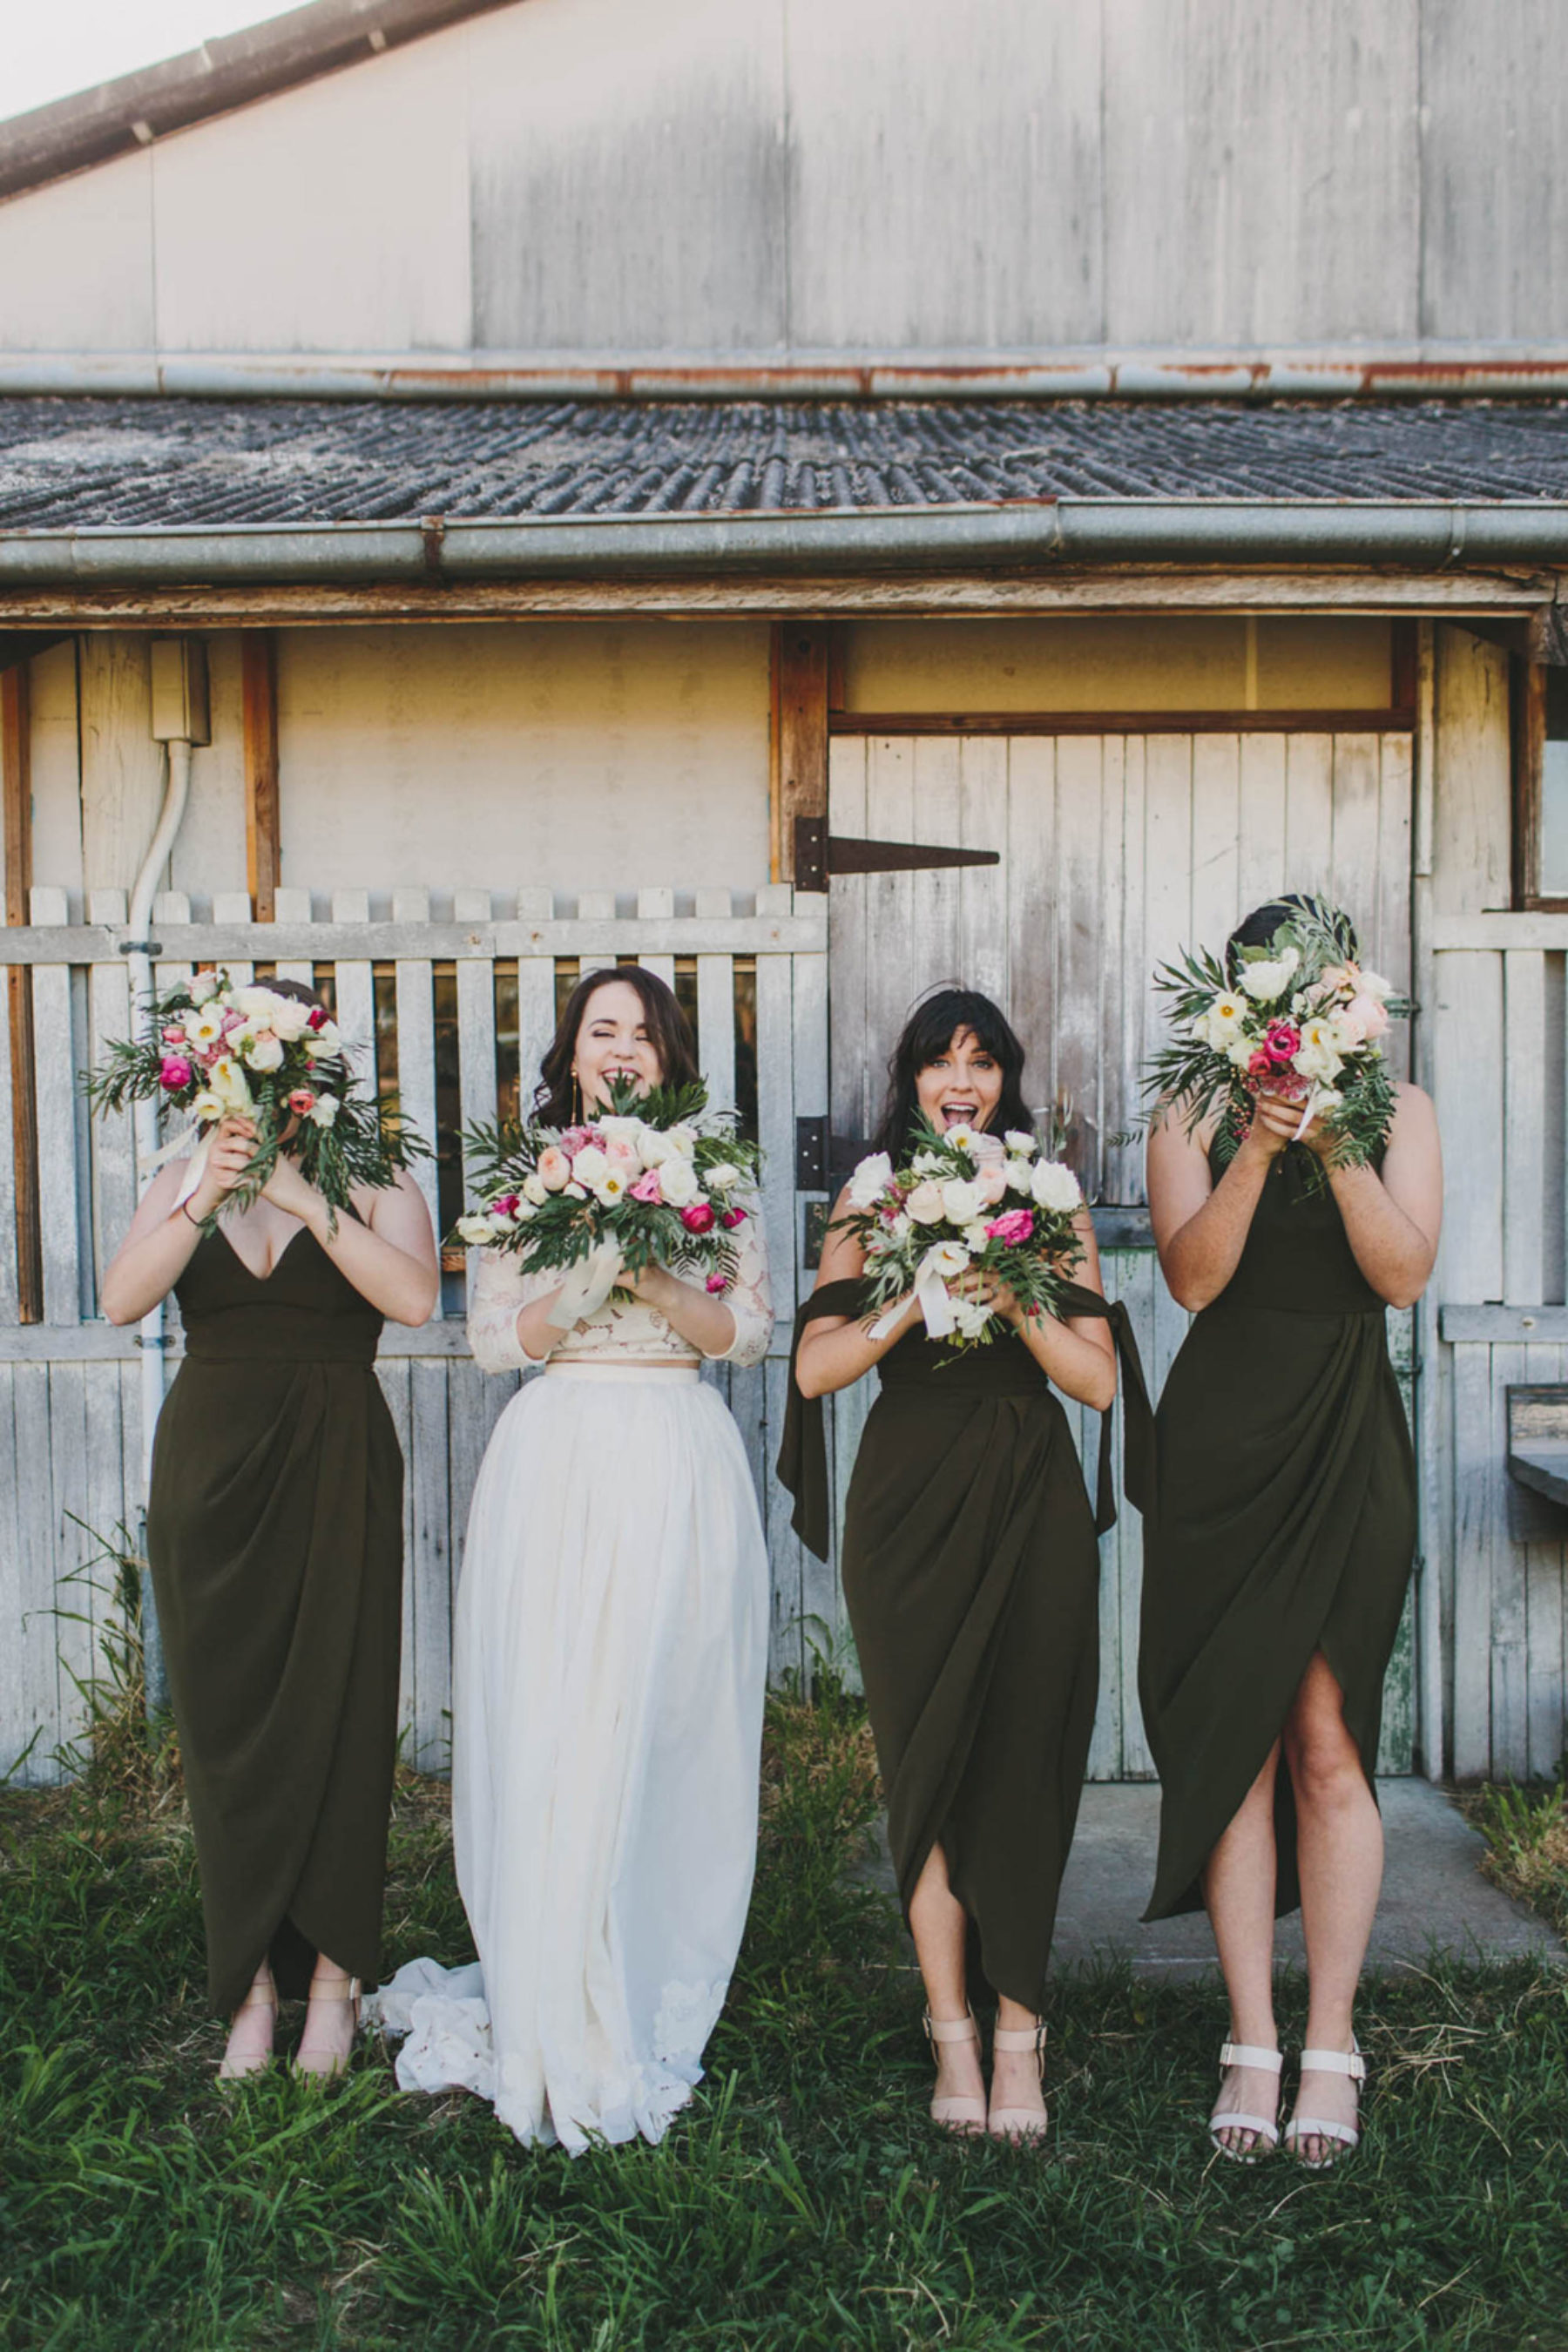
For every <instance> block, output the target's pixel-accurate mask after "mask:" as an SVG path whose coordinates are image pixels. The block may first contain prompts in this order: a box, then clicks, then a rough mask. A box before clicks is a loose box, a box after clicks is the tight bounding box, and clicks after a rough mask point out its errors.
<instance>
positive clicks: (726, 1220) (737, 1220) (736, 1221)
mask: <svg viewBox="0 0 1568 2352" xmlns="http://www.w3.org/2000/svg"><path fill="white" fill-rule="evenodd" d="M745 1222H746V1212H745V1211H744V1209H741V1208H736V1207H734V1206H733V1205H731V1207H730V1208H728V1209H726V1210H725V1212H724V1213H723V1215H722V1216H721V1218H720V1220H719V1223H721V1225H722V1226H723V1228H724V1231H725V1232H726V1233H727V1234H732V1233H733V1232H734V1230H735V1228H736V1226H737V1225H743V1224H744V1223H745Z"/></svg>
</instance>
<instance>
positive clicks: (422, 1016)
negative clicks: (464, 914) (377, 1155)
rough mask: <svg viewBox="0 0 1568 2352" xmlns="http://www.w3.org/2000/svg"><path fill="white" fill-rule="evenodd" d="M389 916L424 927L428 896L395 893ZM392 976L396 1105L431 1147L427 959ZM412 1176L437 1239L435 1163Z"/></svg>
mask: <svg viewBox="0 0 1568 2352" xmlns="http://www.w3.org/2000/svg"><path fill="white" fill-rule="evenodd" d="M392 912H393V919H394V921H395V922H399V923H427V922H428V921H429V919H430V893H429V891H428V890H423V889H420V890H395V891H394V893H393V898H392ZM393 975H394V985H395V990H396V997H397V1093H398V1101H399V1106H400V1108H401V1109H402V1112H403V1115H404V1117H405V1118H406V1119H409V1120H410V1121H411V1122H412V1123H413V1125H414V1126H415V1127H416V1128H417V1129H418V1130H419V1132H420V1134H421V1135H422V1136H423V1137H424V1138H425V1140H426V1143H428V1144H430V1145H431V1146H432V1147H434V1145H435V1141H436V1008H435V997H434V991H433V987H432V967H431V962H430V959H429V958H428V957H427V956H410V957H407V958H403V957H400V958H399V959H398V961H396V963H395V965H394V967H393ZM412 1172H413V1176H414V1181H415V1182H416V1184H417V1185H418V1187H419V1190H420V1191H421V1192H423V1194H424V1195H425V1205H426V1208H427V1209H428V1210H429V1212H430V1223H431V1226H432V1228H433V1230H434V1231H435V1232H436V1233H437V1234H438V1233H439V1232H440V1230H441V1212H440V1205H439V1202H437V1188H436V1162H435V1160H434V1159H433V1158H432V1159H429V1160H416V1161H415V1163H414V1168H413V1171H412Z"/></svg>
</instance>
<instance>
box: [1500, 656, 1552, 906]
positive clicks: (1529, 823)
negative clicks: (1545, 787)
mask: <svg viewBox="0 0 1568 2352" xmlns="http://www.w3.org/2000/svg"><path fill="white" fill-rule="evenodd" d="M1508 685H1509V731H1510V762H1511V767H1512V785H1513V793H1512V799H1513V868H1512V870H1513V903H1514V905H1515V906H1516V907H1533V906H1535V905H1537V904H1538V903H1539V901H1540V898H1541V774H1542V765H1543V762H1544V760H1545V753H1546V666H1545V664H1544V663H1543V662H1537V661H1526V660H1524V659H1523V658H1522V656H1520V655H1519V654H1514V655H1511V656H1510V659H1509V665H1508Z"/></svg>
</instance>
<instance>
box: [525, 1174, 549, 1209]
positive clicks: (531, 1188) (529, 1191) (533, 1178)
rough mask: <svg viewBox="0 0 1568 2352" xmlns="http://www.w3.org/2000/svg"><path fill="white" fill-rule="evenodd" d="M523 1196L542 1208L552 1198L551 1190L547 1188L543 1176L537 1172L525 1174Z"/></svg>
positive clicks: (537, 1207) (536, 1206) (538, 1207)
mask: <svg viewBox="0 0 1568 2352" xmlns="http://www.w3.org/2000/svg"><path fill="white" fill-rule="evenodd" d="M522 1197H523V1199H524V1200H525V1201H530V1202H532V1204H533V1206H534V1207H535V1208H536V1209H542V1208H543V1206H544V1203H545V1202H546V1201H548V1200H549V1198H550V1194H549V1192H547V1191H546V1190H545V1184H544V1179H543V1177H542V1176H540V1175H537V1174H535V1175H530V1176H525V1177H524V1178H523V1180H522Z"/></svg>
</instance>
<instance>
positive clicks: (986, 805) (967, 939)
mask: <svg viewBox="0 0 1568 2352" xmlns="http://www.w3.org/2000/svg"><path fill="white" fill-rule="evenodd" d="M955 748H956V750H957V751H958V761H959V816H958V831H957V833H956V834H955V835H954V836H953V838H954V839H955V840H956V841H957V842H958V843H959V844H960V845H962V846H963V848H965V849H994V850H998V851H1000V853H1001V863H1000V864H998V865H996V866H959V867H958V868H957V869H956V879H957V883H958V970H959V971H960V973H961V974H962V976H963V982H964V984H965V986H966V987H969V988H977V989H978V990H979V991H980V992H981V994H982V995H983V996H989V997H990V998H991V1000H992V1002H993V1003H996V1004H999V1005H1000V1006H1001V1007H1002V1010H1003V1012H1004V1013H1007V1014H1008V1016H1009V1018H1011V1006H1012V987H1011V978H1010V974H1009V971H1008V941H1007V748H1008V747H1007V740H1006V738H1005V736H997V735H970V736H966V737H964V738H963V739H961V740H960V741H959V743H958V744H957V746H956V747H955Z"/></svg>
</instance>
